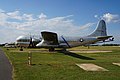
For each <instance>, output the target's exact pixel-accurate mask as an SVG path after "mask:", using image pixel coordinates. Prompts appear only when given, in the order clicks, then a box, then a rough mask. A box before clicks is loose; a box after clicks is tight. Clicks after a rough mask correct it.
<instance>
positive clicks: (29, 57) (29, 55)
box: [28, 52, 32, 65]
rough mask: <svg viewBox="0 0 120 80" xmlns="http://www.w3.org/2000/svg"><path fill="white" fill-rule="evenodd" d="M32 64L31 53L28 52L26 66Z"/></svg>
mask: <svg viewBox="0 0 120 80" xmlns="http://www.w3.org/2000/svg"><path fill="white" fill-rule="evenodd" d="M31 64H32V53H31V52H29V53H28V65H31Z"/></svg>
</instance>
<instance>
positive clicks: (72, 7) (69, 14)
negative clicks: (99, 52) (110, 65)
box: [0, 0, 120, 43]
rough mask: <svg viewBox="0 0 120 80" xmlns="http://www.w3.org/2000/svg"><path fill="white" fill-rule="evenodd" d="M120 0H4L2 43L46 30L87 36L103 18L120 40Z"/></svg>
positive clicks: (0, 24)
mask: <svg viewBox="0 0 120 80" xmlns="http://www.w3.org/2000/svg"><path fill="white" fill-rule="evenodd" d="M119 3H120V0H0V31H1V35H0V38H1V39H0V43H4V42H12V41H15V39H16V38H17V37H18V36H20V35H25V34H29V33H32V34H40V31H42V30H49V31H55V32H57V33H59V34H60V35H66V36H70V35H71V36H75V35H76V36H84V35H87V34H89V33H91V32H92V31H93V30H94V29H95V28H96V25H97V22H98V21H99V20H100V19H104V20H105V21H106V23H107V29H108V34H109V35H113V36H115V41H114V43H120V39H119V38H120V37H119V36H120V27H119V25H120V5H119Z"/></svg>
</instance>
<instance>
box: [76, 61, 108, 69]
mask: <svg viewBox="0 0 120 80" xmlns="http://www.w3.org/2000/svg"><path fill="white" fill-rule="evenodd" d="M76 65H77V66H79V67H80V68H82V69H84V70H86V71H108V70H107V69H105V68H103V67H100V66H97V65H95V64H92V63H87V64H76Z"/></svg>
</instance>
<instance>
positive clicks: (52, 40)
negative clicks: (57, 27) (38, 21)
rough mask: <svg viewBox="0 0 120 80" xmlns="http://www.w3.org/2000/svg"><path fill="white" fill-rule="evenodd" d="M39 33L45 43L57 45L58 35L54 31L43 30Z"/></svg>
mask: <svg viewBox="0 0 120 80" xmlns="http://www.w3.org/2000/svg"><path fill="white" fill-rule="evenodd" d="M41 35H42V38H43V39H44V41H45V42H46V43H47V45H59V43H58V36H57V34H56V33H53V32H48V31H43V32H41Z"/></svg>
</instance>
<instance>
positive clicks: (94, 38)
mask: <svg viewBox="0 0 120 80" xmlns="http://www.w3.org/2000/svg"><path fill="white" fill-rule="evenodd" d="M41 35H42V37H41V38H39V39H36V38H34V37H31V36H29V37H26V36H19V37H18V38H17V41H16V44H17V45H18V46H20V47H42V48H48V49H49V51H54V49H55V48H63V49H65V48H71V47H77V46H82V45H84V46H86V45H90V44H95V43H97V42H99V43H103V42H109V41H113V40H114V38H113V36H107V31H106V23H105V21H104V20H100V21H99V22H98V24H97V28H96V29H95V30H94V31H93V32H92V33H91V34H90V35H88V36H83V37H67V36H58V34H57V33H54V32H49V31H43V32H41Z"/></svg>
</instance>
